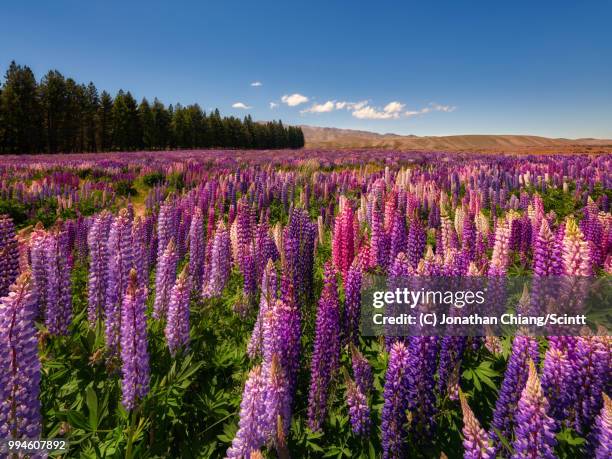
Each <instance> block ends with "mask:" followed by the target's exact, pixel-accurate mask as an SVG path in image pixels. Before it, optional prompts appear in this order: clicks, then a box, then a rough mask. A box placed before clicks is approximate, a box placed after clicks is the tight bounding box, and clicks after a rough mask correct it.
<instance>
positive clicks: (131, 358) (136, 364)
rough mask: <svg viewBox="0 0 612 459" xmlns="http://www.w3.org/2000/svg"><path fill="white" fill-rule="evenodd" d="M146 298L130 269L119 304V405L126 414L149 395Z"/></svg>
mask: <svg viewBox="0 0 612 459" xmlns="http://www.w3.org/2000/svg"><path fill="white" fill-rule="evenodd" d="M146 297H147V294H146V289H145V288H144V287H141V286H139V285H138V274H137V273H136V270H135V269H132V270H131V271H130V273H129V282H128V285H127V288H126V291H125V294H124V296H123V302H122V304H121V376H122V378H121V393H122V397H121V403H122V404H123V406H124V407H125V409H127V410H132V409H134V407H135V406H136V404H137V402H138V400H142V399H143V398H144V397H145V396H146V395H147V394H148V393H149V376H150V369H149V352H148V351H147V317H146V305H145V301H146Z"/></svg>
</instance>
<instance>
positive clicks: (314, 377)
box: [308, 262, 340, 431]
mask: <svg viewBox="0 0 612 459" xmlns="http://www.w3.org/2000/svg"><path fill="white" fill-rule="evenodd" d="M339 358H340V305H339V302H338V287H337V284H336V272H335V270H334V268H333V267H332V265H331V263H330V262H328V263H326V264H325V273H324V280H323V291H322V292H321V299H320V300H319V308H318V310H317V320H316V335H315V339H314V350H313V352H312V360H311V362H310V378H311V379H310V391H309V393H308V426H309V427H310V429H311V430H313V431H318V430H320V429H321V426H322V424H323V421H324V420H325V417H326V415H327V399H328V395H329V385H330V383H331V380H332V378H333V376H334V373H335V372H336V370H337V369H338V361H339Z"/></svg>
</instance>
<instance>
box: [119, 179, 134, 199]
mask: <svg viewBox="0 0 612 459" xmlns="http://www.w3.org/2000/svg"><path fill="white" fill-rule="evenodd" d="M114 188H115V193H117V195H118V196H124V197H126V196H135V195H136V194H137V192H136V190H135V189H134V187H133V183H132V181H131V180H119V181H117V182H116V183H115V185H114Z"/></svg>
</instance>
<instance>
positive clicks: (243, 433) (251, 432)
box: [226, 366, 268, 459]
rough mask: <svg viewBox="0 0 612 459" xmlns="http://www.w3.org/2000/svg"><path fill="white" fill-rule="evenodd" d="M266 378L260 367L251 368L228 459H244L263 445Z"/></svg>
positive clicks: (264, 440) (266, 417)
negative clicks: (236, 430)
mask: <svg viewBox="0 0 612 459" xmlns="http://www.w3.org/2000/svg"><path fill="white" fill-rule="evenodd" d="M266 389H267V384H266V377H265V374H264V372H263V371H262V368H261V366H256V367H255V368H253V369H252V370H251V371H250V373H249V376H248V378H247V381H246V384H245V385H244V391H243V392H242V401H241V402H240V420H239V421H238V432H236V436H235V437H234V439H233V440H232V446H230V447H229V449H228V450H227V453H226V456H227V457H228V458H240V459H242V458H245V457H249V456H250V455H251V454H252V453H253V452H256V451H259V449H260V448H261V447H262V446H263V445H264V444H265V442H266V440H267V436H266V431H265V427H266V421H267V419H268V413H267V407H266V403H265V400H266Z"/></svg>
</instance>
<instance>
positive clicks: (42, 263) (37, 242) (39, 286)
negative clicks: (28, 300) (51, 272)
mask: <svg viewBox="0 0 612 459" xmlns="http://www.w3.org/2000/svg"><path fill="white" fill-rule="evenodd" d="M46 238H47V233H46V232H45V231H44V229H42V224H37V225H36V228H35V229H34V231H33V233H32V236H31V237H30V258H31V260H32V288H33V290H34V292H35V295H36V299H37V303H38V308H39V309H38V314H37V317H42V316H43V314H44V312H45V311H46V309H47V256H46V254H45V240H46Z"/></svg>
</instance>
